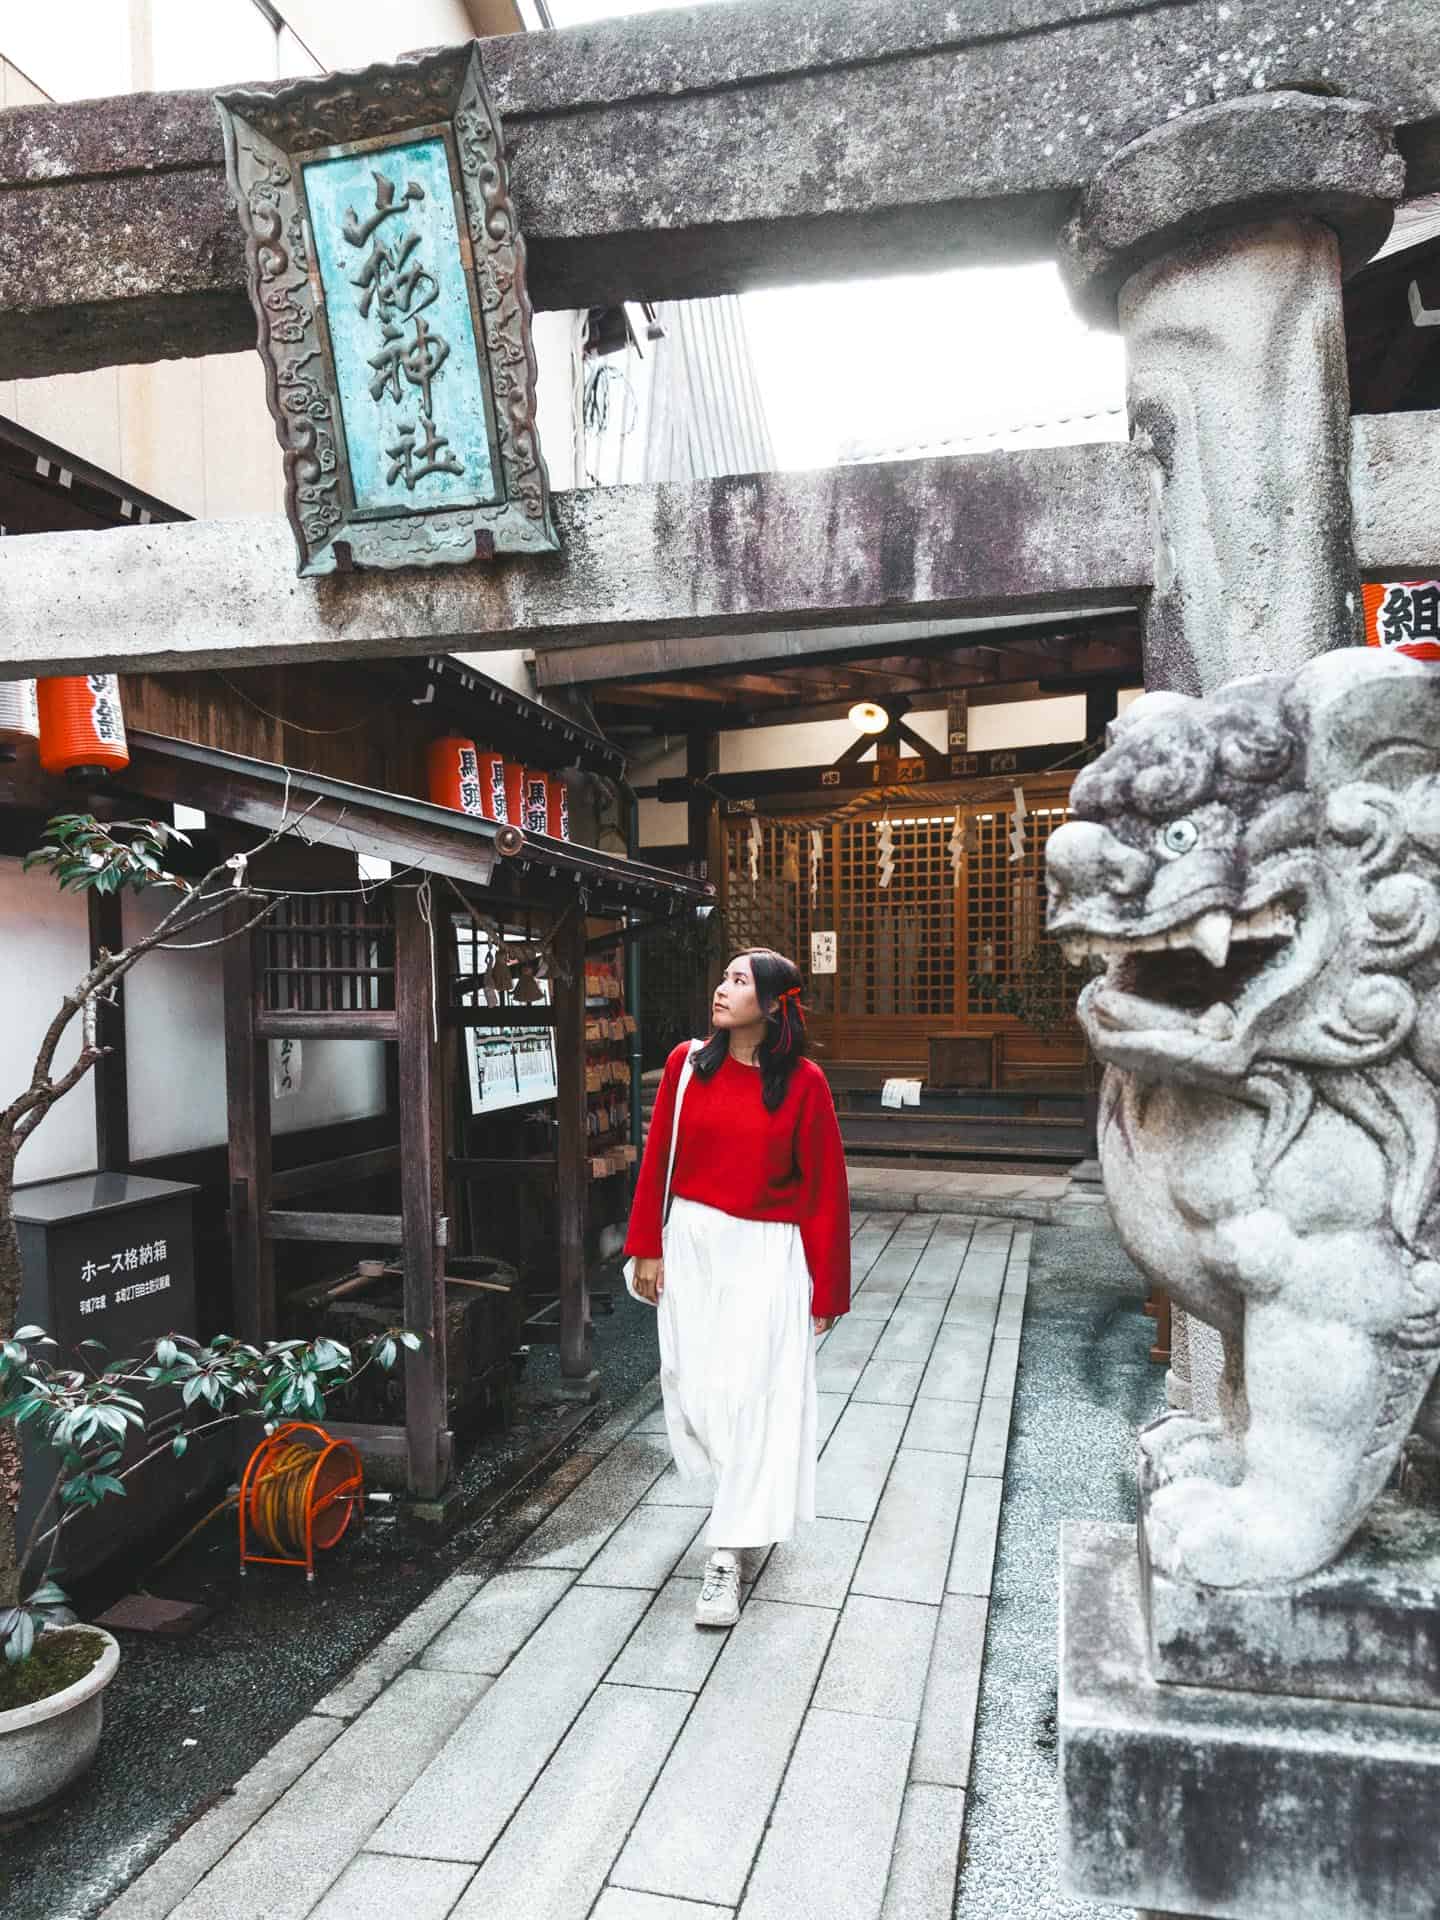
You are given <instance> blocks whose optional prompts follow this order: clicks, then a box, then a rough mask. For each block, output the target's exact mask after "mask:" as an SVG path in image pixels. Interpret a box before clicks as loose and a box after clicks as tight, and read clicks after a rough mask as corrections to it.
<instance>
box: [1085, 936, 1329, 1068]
mask: <svg viewBox="0 0 1440 1920" xmlns="http://www.w3.org/2000/svg"><path fill="white" fill-rule="evenodd" d="M1300 917H1301V915H1300V908H1299V905H1298V903H1296V902H1293V901H1287V900H1272V901H1267V902H1266V903H1265V905H1263V906H1259V907H1254V908H1252V909H1250V910H1249V911H1248V912H1240V913H1236V914H1232V913H1230V912H1228V911H1227V910H1226V909H1225V908H1223V907H1211V908H1208V909H1207V910H1206V911H1205V912H1203V913H1199V914H1196V915H1195V916H1194V917H1193V918H1191V919H1188V920H1182V921H1180V922H1178V923H1177V924H1175V925H1174V926H1171V927H1167V928H1166V929H1164V931H1162V932H1160V933H1150V934H1137V935H1134V936H1126V935H1123V934H1114V933H1109V934H1107V933H1092V932H1089V931H1086V932H1083V933H1069V934H1067V935H1066V936H1065V937H1064V940H1063V945H1064V951H1065V958H1066V959H1067V961H1068V962H1069V963H1070V965H1071V966H1074V967H1081V966H1084V965H1085V964H1086V962H1090V963H1092V964H1093V963H1096V962H1099V963H1101V964H1103V966H1104V968H1105V971H1104V973H1103V975H1101V976H1100V977H1099V978H1098V979H1096V980H1095V981H1093V982H1092V983H1091V984H1090V986H1089V987H1088V988H1087V989H1086V1004H1085V1013H1084V1017H1085V1018H1086V1021H1087V1024H1091V1023H1093V1025H1094V1027H1095V1029H1096V1040H1097V1043H1098V1045H1099V1047H1100V1049H1101V1050H1102V1051H1103V1050H1105V1040H1104V1036H1105V1035H1106V1034H1114V1035H1116V1036H1118V1035H1121V1034H1124V1033H1132V1034H1144V1033H1156V1032H1159V1031H1162V1030H1166V1029H1168V1030H1170V1031H1173V1032H1176V1033H1186V1034H1193V1035H1195V1036H1197V1037H1203V1038H1204V1039H1207V1040H1211V1041H1221V1042H1224V1041H1233V1040H1234V1039H1235V1038H1236V1035H1237V1034H1238V1033H1240V1032H1241V1031H1242V1030H1243V1029H1244V1028H1245V1027H1247V1026H1248V1024H1249V1016H1250V1011H1251V1008H1252V1007H1254V1008H1257V1009H1258V1008H1259V1007H1260V1006H1263V1005H1264V1004H1265V1003H1266V1001H1267V1000H1268V999H1269V997H1270V996H1269V988H1270V987H1271V986H1272V985H1274V984H1276V983H1277V982H1278V980H1279V977H1280V975H1281V974H1282V972H1283V970H1284V968H1285V965H1286V962H1287V961H1288V960H1289V959H1290V958H1291V957H1292V953H1293V949H1294V947H1295V942H1296V936H1297V933H1298V930H1299V925H1300Z"/></svg>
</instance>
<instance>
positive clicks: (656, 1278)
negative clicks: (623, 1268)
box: [635, 1260, 665, 1307]
mask: <svg viewBox="0 0 1440 1920" xmlns="http://www.w3.org/2000/svg"><path fill="white" fill-rule="evenodd" d="M635 1291H636V1293H638V1294H639V1296H640V1298H641V1299H642V1300H648V1301H649V1302H650V1304H651V1306H652V1307H658V1306H659V1304H660V1296H661V1294H662V1293H663V1292H664V1291H665V1262H664V1261H663V1260H637V1261H636V1262H635Z"/></svg>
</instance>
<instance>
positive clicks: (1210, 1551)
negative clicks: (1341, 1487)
mask: <svg viewBox="0 0 1440 1920" xmlns="http://www.w3.org/2000/svg"><path fill="white" fill-rule="evenodd" d="M1145 1538H1146V1542H1147V1545H1148V1547H1149V1552H1150V1560H1151V1564H1152V1565H1153V1566H1155V1567H1156V1568H1158V1569H1159V1570H1160V1571H1161V1572H1162V1573H1167V1574H1169V1575H1170V1576H1171V1577H1172V1578H1173V1579H1177V1580H1194V1581H1198V1582H1199V1583H1200V1584H1201V1585H1202V1586H1207V1587H1252V1586H1263V1585H1265V1584H1266V1583H1268V1582H1271V1581H1277V1580H1294V1579H1298V1578H1299V1577H1300V1576H1301V1575H1302V1574H1306V1573H1310V1572H1313V1571H1314V1569H1315V1568H1316V1567H1318V1566H1322V1565H1323V1564H1324V1563H1325V1562H1326V1561H1327V1560H1328V1559H1329V1558H1330V1557H1331V1555H1332V1554H1333V1552H1334V1551H1335V1548H1336V1545H1337V1544H1338V1543H1337V1542H1335V1541H1333V1540H1331V1539H1330V1538H1329V1536H1328V1534H1327V1533H1326V1532H1325V1531H1324V1530H1323V1529H1322V1528H1320V1527H1319V1526H1318V1525H1317V1524H1316V1523H1314V1522H1313V1521H1312V1520H1311V1519H1310V1518H1309V1517H1308V1516H1307V1515H1306V1514H1305V1512H1304V1510H1303V1506H1302V1505H1300V1504H1298V1503H1297V1502H1296V1500H1295V1499H1294V1497H1293V1490H1292V1493H1291V1495H1290V1496H1289V1497H1286V1496H1285V1495H1284V1494H1282V1493H1281V1491H1280V1490H1279V1489H1277V1488H1275V1487H1273V1486H1265V1487H1259V1486H1254V1485H1250V1486H1245V1485H1241V1486H1238V1487H1217V1486H1215V1485H1214V1484H1213V1483H1212V1482H1209V1481H1205V1480H1177V1481H1174V1482H1172V1483H1171V1484H1170V1485H1169V1486H1165V1487H1159V1488H1157V1489H1156V1491H1155V1492H1154V1493H1152V1494H1151V1496H1150V1500H1149V1504H1148V1507H1147V1509H1146V1513H1145Z"/></svg>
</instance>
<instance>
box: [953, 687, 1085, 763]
mask: <svg viewBox="0 0 1440 1920" xmlns="http://www.w3.org/2000/svg"><path fill="white" fill-rule="evenodd" d="M1084 738H1085V696H1084V694H1083V693H1067V694H1062V695H1060V696H1059V697H1058V698H1056V699H1054V700H1010V701H1006V702H1005V704H1004V705H1002V706H997V707H972V708H971V709H970V751H971V752H972V753H993V752H994V751H996V749H997V748H1001V747H1048V746H1052V745H1059V744H1061V743H1064V742H1070V741H1075V740H1083V739H1084Z"/></svg>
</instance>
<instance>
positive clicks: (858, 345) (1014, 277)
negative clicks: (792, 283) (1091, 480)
mask: <svg viewBox="0 0 1440 1920" xmlns="http://www.w3.org/2000/svg"><path fill="white" fill-rule="evenodd" d="M699 3H700V4H701V5H711V6H719V5H725V4H727V0H699ZM666 4H667V0H626V4H623V5H616V4H614V0H550V13H551V17H552V19H553V20H554V22H555V24H556V26H557V27H569V26H578V25H579V24H580V23H581V22H583V21H587V20H603V19H608V18H612V17H614V16H616V15H619V14H627V13H629V14H634V13H659V12H661V11H663V10H664V9H665V6H666ZM743 302H744V307H745V318H746V325H747V330H748V332H749V336H750V348H751V352H752V354H753V355H754V359H755V368H756V374H757V377H758V378H759V381H760V389H761V392H762V394H763V395H764V399H765V410H766V413H767V415H768V417H769V421H770V431H771V435H772V437H773V439H774V441H775V451H776V456H777V458H778V459H779V461H780V464H781V466H784V467H809V466H828V465H830V464H831V463H832V462H833V461H834V460H835V458H836V455H837V454H838V453H839V452H840V451H841V449H842V448H843V447H845V446H847V445H848V444H855V445H858V446H859V447H861V448H866V449H870V450H874V451H879V450H880V449H882V448H883V449H891V448H895V447H899V446H902V445H903V446H908V445H912V444H915V443H917V442H931V441H938V440H950V439H957V438H967V437H972V436H975V435H978V434H985V433H990V432H995V431H998V430H999V429H1001V428H1004V427H1011V426H1022V425H1030V424H1032V423H1036V422H1042V421H1052V420H1056V419H1058V418H1060V417H1061V416H1074V415H1078V414H1086V413H1095V412H1100V411H1103V410H1104V409H1107V408H1114V407H1119V406H1120V405H1122V403H1123V400H1124V390H1125V381H1124V363H1123V358H1122V353H1121V347H1120V341H1119V338H1118V336H1116V335H1114V334H1107V333H1099V332H1096V331H1093V330H1091V329H1089V328H1087V327H1086V326H1085V325H1084V324H1083V322H1081V321H1080V320H1078V319H1077V318H1076V316H1075V314H1074V313H1073V312H1072V310H1071V308H1070V304H1069V302H1068V300H1067V299H1066V297H1065V292H1064V289H1063V287H1062V286H1061V284H1060V276H1059V274H1058V273H1057V271H1056V269H1055V267H1054V266H1053V264H1051V263H1050V262H1048V261H1046V262H1037V263H1035V264H1033V265H1029V266H1021V267H976V268H970V269H968V270H963V271H959V272H951V273H931V274H923V275H922V274H916V275H909V276H905V277H903V278H899V277H893V276H892V277H889V278H886V279H880V280H848V281H845V282H842V283H838V284H834V285H824V286H804V287H776V288H771V289H766V290H765V291H763V292H756V293H747V294H745V295H744V296H743ZM886 340H888V342H889V350H888V351H887V352H886V356H885V363H884V373H883V377H880V376H878V375H867V374H865V373H863V372H862V371H860V369H859V363H860V360H861V356H862V353H863V352H866V351H869V350H871V349H873V347H874V345H875V343H876V342H878V341H886ZM1050 437H1053V438H1057V439H1061V440H1083V439H1094V438H1097V437H1099V429H1098V428H1097V427H1095V426H1090V427H1086V426H1084V425H1081V424H1078V423H1077V424H1075V425H1073V426H1072V427H1069V428H1067V429H1062V430H1060V431H1058V432H1057V433H1056V434H1055V435H1053V436H1050Z"/></svg>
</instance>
